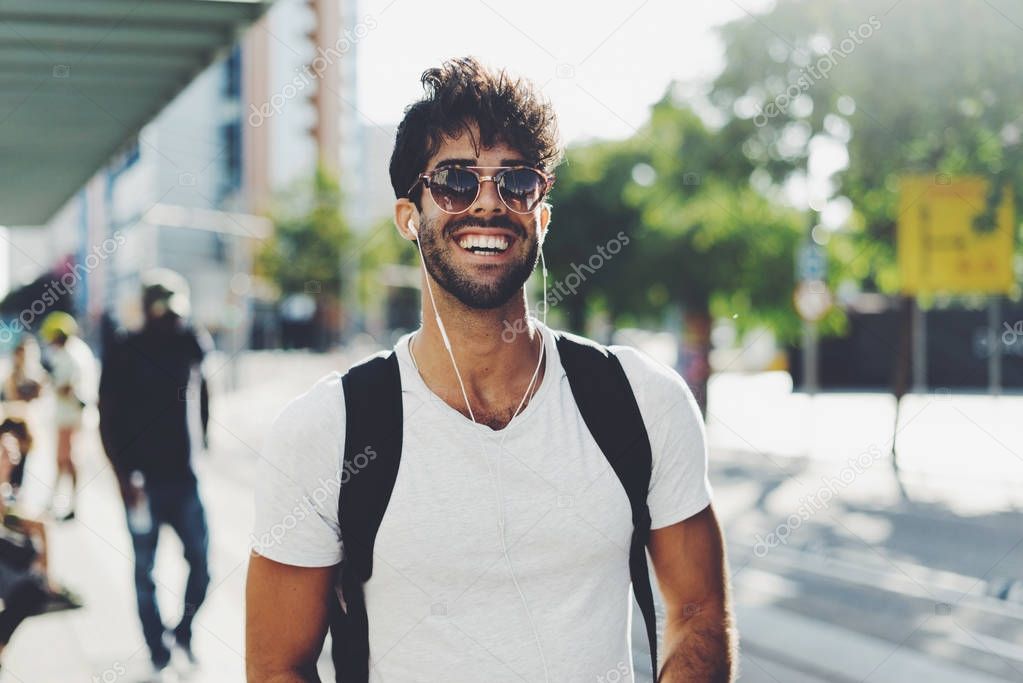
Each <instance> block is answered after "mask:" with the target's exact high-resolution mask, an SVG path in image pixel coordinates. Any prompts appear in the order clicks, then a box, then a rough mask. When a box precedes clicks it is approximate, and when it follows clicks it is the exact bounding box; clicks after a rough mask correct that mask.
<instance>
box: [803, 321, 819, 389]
mask: <svg viewBox="0 0 1023 683" xmlns="http://www.w3.org/2000/svg"><path fill="white" fill-rule="evenodd" d="M818 348H819V345H818V335H817V323H816V322H811V321H806V322H804V323H803V389H804V390H805V391H806V393H807V395H808V396H813V395H814V394H816V393H817V392H818V391H819V390H820V375H819V370H820V364H819V362H818V360H817V355H818V353H817V351H818Z"/></svg>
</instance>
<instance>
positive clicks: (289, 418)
mask: <svg viewBox="0 0 1023 683" xmlns="http://www.w3.org/2000/svg"><path fill="white" fill-rule="evenodd" d="M344 417H345V410H344V392H343V391H342V389H341V373H339V372H337V371H336V370H335V371H332V372H329V373H327V374H326V375H323V376H322V377H320V378H319V379H318V380H316V382H315V383H313V385H312V386H311V387H309V388H308V389H306V390H305V391H304V392H302V393H301V394H299V395H298V396H295V397H294V398H292V399H291V400H290V401H288V402H287V403H286V404H285V406H284V407H283V408H282V409H281V411H280V412H279V413H278V414H277V417H276V418H275V419H274V427H275V428H276V429H286V430H288V431H289V432H292V433H294V434H295V435H302V434H308V432H309V430H324V429H325V430H327V431H329V432H334V431H339V430H342V429H343V428H344Z"/></svg>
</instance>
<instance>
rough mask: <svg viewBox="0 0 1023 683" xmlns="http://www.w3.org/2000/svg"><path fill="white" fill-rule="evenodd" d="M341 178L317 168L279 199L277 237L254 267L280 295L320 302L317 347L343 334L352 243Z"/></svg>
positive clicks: (275, 221)
mask: <svg viewBox="0 0 1023 683" xmlns="http://www.w3.org/2000/svg"><path fill="white" fill-rule="evenodd" d="M340 207H341V192H340V190H339V188H338V183H337V180H335V179H334V178H332V177H331V176H330V174H328V173H327V172H325V171H324V170H323V169H318V170H317V172H316V174H315V176H314V177H313V178H312V180H311V182H310V181H304V182H299V183H296V184H295V185H294V186H293V187H292V188H291V189H290V190H289V191H288V192H286V193H284V194H282V195H281V196H280V197H279V198H278V199H277V207H276V209H275V210H274V212H273V214H272V216H271V218H272V221H273V224H274V232H273V235H272V236H271V237H270V238H269V239H267V240H266V242H264V244H263V247H262V249H261V250H260V251H259V253H257V255H256V270H257V272H258V274H260V275H262V276H263V277H265V278H267V279H268V280H269V281H271V282H272V283H274V285H275V286H276V287H277V288H278V290H279V291H280V294H281V295H282V296H288V295H292V294H305V295H308V296H311V297H313V299H315V301H316V325H317V334H316V341H315V345H316V346H317V347H318V348H326V347H327V346H328V345H329V344H331V343H333V342H335V341H337V340H338V339H339V338H340V334H341V328H342V325H343V322H342V321H343V320H344V316H343V311H342V305H341V286H342V282H343V281H344V277H345V273H344V272H342V271H343V269H342V268H341V267H339V264H340V263H341V255H342V253H344V250H345V249H346V247H347V243H348V235H349V232H348V227H347V225H346V223H345V220H344V218H343V216H342V213H341V209H340Z"/></svg>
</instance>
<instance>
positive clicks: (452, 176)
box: [430, 168, 480, 213]
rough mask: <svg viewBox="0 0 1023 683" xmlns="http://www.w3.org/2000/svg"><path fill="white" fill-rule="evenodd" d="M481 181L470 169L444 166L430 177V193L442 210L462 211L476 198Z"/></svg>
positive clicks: (449, 211) (450, 211)
mask: <svg viewBox="0 0 1023 683" xmlns="http://www.w3.org/2000/svg"><path fill="white" fill-rule="evenodd" d="M479 187H480V183H479V180H478V179H477V178H476V176H475V175H473V174H472V173H471V172H469V171H464V170H462V169H459V168H442V169H440V170H438V171H436V172H435V173H434V174H433V176H432V177H431V178H430V195H431V196H432V197H433V201H434V202H436V204H437V206H439V207H440V209H441V210H442V211H447V212H448V213H461V212H462V211H465V210H466V209H468V208H469V206H471V205H472V203H473V202H474V201H475V200H476V195H477V194H478V192H479Z"/></svg>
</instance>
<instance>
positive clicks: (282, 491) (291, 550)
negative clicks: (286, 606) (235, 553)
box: [252, 373, 345, 567]
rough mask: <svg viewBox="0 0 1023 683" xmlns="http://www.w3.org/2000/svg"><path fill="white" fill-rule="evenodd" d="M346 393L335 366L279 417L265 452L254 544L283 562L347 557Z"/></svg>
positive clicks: (316, 563)
mask: <svg viewBox="0 0 1023 683" xmlns="http://www.w3.org/2000/svg"><path fill="white" fill-rule="evenodd" d="M344 416H345V409H344V393H343V391H342V388H341V376H340V375H339V374H337V373H332V374H330V375H328V376H326V377H324V378H323V379H321V380H320V381H319V382H317V383H316V384H315V385H314V386H313V388H312V389H310V390H309V391H308V392H306V393H304V394H302V395H301V396H299V397H298V398H295V399H293V400H292V401H291V402H290V403H288V405H287V406H285V407H284V409H283V410H282V411H281V412H280V413H279V414H278V415H277V417H276V418H275V419H274V421H273V424H272V425H271V427H270V431H269V434H268V435H267V437H266V440H265V442H264V445H263V449H262V451H261V453H260V461H259V476H258V477H257V480H256V481H257V484H256V490H255V506H256V510H255V512H256V514H255V525H254V528H253V533H252V549H253V550H254V551H255V552H257V553H259V554H260V555H262V556H263V557H266V558H269V559H271V560H274V561H276V562H280V563H282V564H289V565H294V566H298V567H328V566H331V565H335V564H337V563H339V562H340V561H341V536H340V526H339V524H338V518H337V504H338V491H339V488H340V482H341V458H342V454H343V452H344V427H345V424H344V420H345V417H344Z"/></svg>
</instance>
